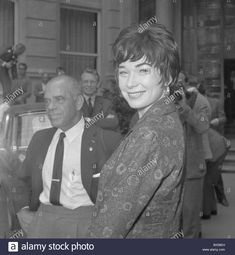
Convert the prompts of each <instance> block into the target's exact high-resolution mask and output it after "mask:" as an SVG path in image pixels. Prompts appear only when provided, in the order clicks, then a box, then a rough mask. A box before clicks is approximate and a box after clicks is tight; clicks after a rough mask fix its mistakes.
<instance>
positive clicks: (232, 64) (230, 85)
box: [224, 59, 235, 123]
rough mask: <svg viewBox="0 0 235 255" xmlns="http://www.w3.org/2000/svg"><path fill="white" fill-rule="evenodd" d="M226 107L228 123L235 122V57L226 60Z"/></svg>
mask: <svg viewBox="0 0 235 255" xmlns="http://www.w3.org/2000/svg"><path fill="white" fill-rule="evenodd" d="M224 108H225V113H226V116H227V123H235V59H225V60H224Z"/></svg>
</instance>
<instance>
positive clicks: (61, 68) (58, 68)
mask: <svg viewBox="0 0 235 255" xmlns="http://www.w3.org/2000/svg"><path fill="white" fill-rule="evenodd" d="M63 74H65V70H64V68H63V67H62V66H58V67H56V75H58V76H59V75H63Z"/></svg>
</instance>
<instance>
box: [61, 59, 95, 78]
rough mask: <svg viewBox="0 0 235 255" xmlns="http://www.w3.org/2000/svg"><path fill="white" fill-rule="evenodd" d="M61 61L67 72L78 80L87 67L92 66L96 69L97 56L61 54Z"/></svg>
mask: <svg viewBox="0 0 235 255" xmlns="http://www.w3.org/2000/svg"><path fill="white" fill-rule="evenodd" d="M60 62H61V66H63V67H64V69H65V72H66V74H68V75H71V76H73V77H74V78H76V79H78V80H79V78H80V75H81V73H82V71H83V70H84V69H85V68H87V67H90V68H95V69H96V57H86V56H73V55H65V54H61V57H60Z"/></svg>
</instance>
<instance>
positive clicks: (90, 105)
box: [88, 97, 93, 117]
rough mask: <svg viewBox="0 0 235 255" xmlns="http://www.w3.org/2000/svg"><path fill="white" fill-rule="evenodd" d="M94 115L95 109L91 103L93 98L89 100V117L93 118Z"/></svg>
mask: <svg viewBox="0 0 235 255" xmlns="http://www.w3.org/2000/svg"><path fill="white" fill-rule="evenodd" d="M92 113H93V107H92V103H91V97H89V98H88V114H89V116H88V117H92Z"/></svg>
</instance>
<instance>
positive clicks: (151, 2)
mask: <svg viewBox="0 0 235 255" xmlns="http://www.w3.org/2000/svg"><path fill="white" fill-rule="evenodd" d="M155 14H156V1H155V0H139V22H140V23H142V22H145V21H147V20H148V19H150V18H152V17H153V16H154V15H155Z"/></svg>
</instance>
